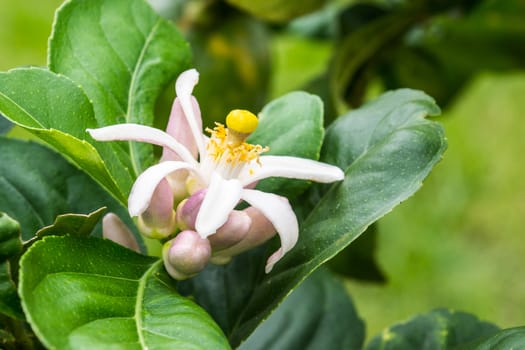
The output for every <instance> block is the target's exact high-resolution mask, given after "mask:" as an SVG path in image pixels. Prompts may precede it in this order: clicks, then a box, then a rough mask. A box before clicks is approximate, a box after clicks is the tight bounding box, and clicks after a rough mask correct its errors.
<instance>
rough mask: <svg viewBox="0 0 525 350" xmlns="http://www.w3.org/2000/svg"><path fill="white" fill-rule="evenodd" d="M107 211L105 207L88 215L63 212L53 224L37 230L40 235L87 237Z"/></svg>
mask: <svg viewBox="0 0 525 350" xmlns="http://www.w3.org/2000/svg"><path fill="white" fill-rule="evenodd" d="M105 211H106V208H105V207H102V208H100V209H98V210H95V211H94V212H92V213H89V214H87V215H84V214H62V215H58V216H57V217H56V219H55V222H54V223H53V224H52V225H49V226H46V227H43V228H41V229H40V230H38V231H37V232H36V235H37V236H38V237H44V236H52V235H55V236H61V235H65V234H69V235H71V236H79V237H87V236H89V234H90V233H91V231H93V229H94V228H95V226H96V225H97V223H98V222H99V221H100V219H102V215H103V214H104V212H105Z"/></svg>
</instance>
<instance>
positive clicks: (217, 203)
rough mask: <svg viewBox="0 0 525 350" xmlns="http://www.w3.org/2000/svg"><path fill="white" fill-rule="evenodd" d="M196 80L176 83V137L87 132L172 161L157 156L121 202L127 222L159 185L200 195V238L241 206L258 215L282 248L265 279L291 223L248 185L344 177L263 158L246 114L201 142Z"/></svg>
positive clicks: (139, 129)
mask: <svg viewBox="0 0 525 350" xmlns="http://www.w3.org/2000/svg"><path fill="white" fill-rule="evenodd" d="M198 77H199V75H198V73H197V71H196V70H195V69H190V70H188V71H185V72H183V73H182V74H181V75H180V76H179V78H178V79H177V82H176V86H175V89H176V93H177V99H176V100H175V103H174V107H173V111H175V113H174V114H173V112H172V116H171V118H175V119H176V120H178V121H179V122H178V124H179V126H180V127H179V129H178V131H177V134H176V136H175V137H173V136H171V135H170V134H168V133H166V132H164V131H161V130H158V129H155V128H152V127H149V126H144V125H137V124H119V125H113V126H108V127H103V128H100V129H90V130H88V132H89V133H90V134H91V136H92V137H93V138H94V139H96V140H99V141H116V140H122V141H124V140H125V141H141V142H149V143H152V144H155V145H159V146H162V147H164V149H165V150H169V151H171V152H172V154H174V156H173V157H172V158H171V159H173V158H175V160H166V157H164V156H163V161H162V162H160V163H159V164H157V165H154V166H152V167H150V168H148V169H147V170H146V171H144V172H143V173H142V174H141V175H140V176H139V177H138V178H137V180H136V182H135V184H134V185H133V188H132V190H131V194H130V196H129V199H128V207H129V208H128V209H129V212H130V214H131V215H132V216H138V215H141V214H142V213H143V212H144V211H145V210H146V209H147V208H148V206H149V205H150V201H151V198H152V195H153V193H154V191H155V189H156V187H157V185H158V184H159V183H160V182H161V181H162V180H163V179H165V178H168V180H170V179H171V180H170V182H171V183H172V184H173V182H175V184H174V185H176V186H178V187H180V186H181V184H183V185H185V188H186V189H188V192H189V193H194V192H196V191H197V190H200V189H203V188H205V189H207V191H206V194H205V197H204V200H203V202H202V205H201V207H200V209H199V212H198V214H197V218H196V222H195V230H196V231H197V232H198V234H199V235H200V236H201V237H202V238H207V237H208V236H210V235H212V234H214V233H215V232H217V230H218V229H219V228H220V227H221V226H222V225H223V224H224V223H225V222H226V221H227V219H228V216H229V215H230V213H231V212H232V211H233V209H234V208H235V206H237V204H238V203H239V202H240V201H245V202H247V203H248V204H249V205H250V206H252V207H254V208H256V209H258V210H259V211H260V212H262V214H263V215H264V216H266V218H267V219H268V220H269V221H270V222H271V223H272V225H273V227H274V228H275V230H276V231H277V233H278V234H279V237H280V239H281V248H280V249H279V250H278V251H276V252H275V253H274V254H273V255H272V256H271V257H270V258H269V259H268V262H267V265H266V272H267V273H268V272H270V271H271V269H272V268H273V266H274V264H275V263H276V262H277V261H278V260H279V259H281V257H282V256H283V255H284V254H285V253H286V252H288V251H289V250H290V249H292V248H293V246H294V245H295V243H296V242H297V238H298V233H299V228H298V223H297V218H296V216H295V214H294V212H293V210H292V208H291V206H290V204H289V202H288V200H287V199H286V198H284V197H281V196H278V195H275V194H272V193H264V192H261V191H258V190H254V189H250V188H248V187H249V185H250V184H253V183H254V182H256V181H258V180H261V179H264V178H267V177H274V176H277V177H285V178H295V179H304V180H311V181H316V182H323V183H329V182H334V181H338V180H342V179H343V178H344V173H343V171H342V170H341V169H339V168H338V167H335V166H332V165H329V164H325V163H321V162H317V161H313V160H310V159H303V158H297V157H287V156H271V155H262V153H264V152H265V151H266V150H267V148H263V147H261V146H259V145H251V144H249V143H246V142H245V139H246V137H247V136H249V135H250V134H251V133H252V132H253V131H254V130H255V128H256V127H257V123H258V120H257V117H255V116H254V115H253V114H251V113H250V112H248V111H243V110H235V111H232V112H231V113H230V114H229V115H228V117H227V118H226V127H224V126H223V125H221V124H217V126H216V127H215V128H214V129H213V130H209V131H211V137H209V138H208V137H207V136H205V135H204V134H203V133H202V130H201V127H200V125H201V124H202V121H201V119H200V112H199V108H198V105H197V103H196V101H195V98H194V97H193V96H192V91H193V88H194V86H195V85H196V84H197V82H198ZM178 106H180V107H178ZM177 110H178V111H179V112H176V111H177ZM188 135H191V136H192V137H190V138H188ZM196 151H198V155H197V154H196V153H197V152H196ZM165 153H166V152H165ZM182 170H185V171H187V174H188V175H187V176H184V177H181V176H178V177H174V178H175V180H173V179H174V178H173V175H175V174H178V173H179V174H180V171H182Z"/></svg>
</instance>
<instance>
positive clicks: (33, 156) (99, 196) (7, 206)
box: [0, 138, 134, 240]
mask: <svg viewBox="0 0 525 350" xmlns="http://www.w3.org/2000/svg"><path fill="white" fill-rule="evenodd" d="M0 149H2V150H6V151H4V152H0V210H1V211H4V212H6V213H7V214H8V215H10V216H11V217H13V218H15V219H16V220H18V222H19V223H20V226H21V229H22V237H23V238H24V239H25V240H28V239H30V238H32V237H33V236H34V235H35V233H36V231H38V230H39V229H40V228H42V227H44V226H48V225H51V224H53V222H54V221H55V218H56V217H57V216H58V215H61V214H69V213H91V212H93V211H95V210H97V209H99V208H100V207H103V206H105V207H107V208H108V210H109V211H111V212H114V213H115V214H117V215H118V216H120V218H121V219H122V220H124V222H126V224H127V225H128V227H130V228H132V229H133V230H134V224H133V221H132V220H131V219H130V217H129V215H128V214H127V211H126V209H125V208H124V207H123V206H122V205H121V204H120V203H119V202H117V201H116V200H115V199H114V198H113V197H111V196H110V195H109V194H108V193H107V192H106V191H104V190H103V189H102V188H101V187H100V186H99V185H98V184H97V183H95V182H94V181H93V180H92V179H91V178H89V177H88V176H87V175H85V174H84V173H83V172H81V171H80V170H78V169H76V168H75V167H73V166H72V165H71V164H69V163H68V162H66V161H65V160H64V159H63V158H62V157H61V156H60V155H59V154H57V153H55V152H53V151H51V150H49V149H48V148H46V147H44V146H42V145H40V144H37V143H34V142H27V141H20V140H14V139H7V138H0ZM96 231H98V232H100V226H98V227H97V229H96Z"/></svg>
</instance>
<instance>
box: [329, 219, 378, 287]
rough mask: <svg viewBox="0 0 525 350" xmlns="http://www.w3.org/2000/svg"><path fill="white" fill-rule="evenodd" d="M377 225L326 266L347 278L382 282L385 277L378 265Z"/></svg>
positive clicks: (371, 226) (370, 227)
mask: <svg viewBox="0 0 525 350" xmlns="http://www.w3.org/2000/svg"><path fill="white" fill-rule="evenodd" d="M376 241H377V225H376V224H373V225H370V226H369V227H368V229H367V230H366V231H365V232H363V234H362V235H361V236H359V237H357V239H356V240H355V241H354V242H352V244H350V245H349V246H348V247H346V248H345V249H343V250H342V251H340V252H339V253H338V254H337V255H336V256H334V257H333V258H332V259H331V260H330V261H329V262H328V267H329V268H330V269H331V270H332V271H334V272H337V273H338V274H340V275H343V276H345V277H347V278H354V279H358V280H362V281H369V282H376V283H382V282H385V281H386V277H385V275H384V273H383V271H382V270H381V268H380V267H379V266H378V264H377V261H376V260H375V257H374V254H375V251H376Z"/></svg>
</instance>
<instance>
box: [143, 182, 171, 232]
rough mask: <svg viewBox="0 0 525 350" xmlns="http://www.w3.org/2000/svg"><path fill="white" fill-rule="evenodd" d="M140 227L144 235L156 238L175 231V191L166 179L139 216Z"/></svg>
mask: <svg viewBox="0 0 525 350" xmlns="http://www.w3.org/2000/svg"><path fill="white" fill-rule="evenodd" d="M138 227H139V230H140V232H141V233H142V234H143V235H145V236H147V237H149V238H154V239H161V238H165V237H168V236H169V235H171V234H172V233H173V232H174V231H175V228H176V217H175V213H174V212H173V192H172V190H171V188H170V185H169V184H168V181H167V180H166V179H163V180H162V181H161V182H160V183H159V185H158V186H157V188H156V189H155V192H153V196H152V197H151V202H150V204H149V207H148V209H146V211H145V212H144V213H142V214H141V215H140V216H139V220H138Z"/></svg>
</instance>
